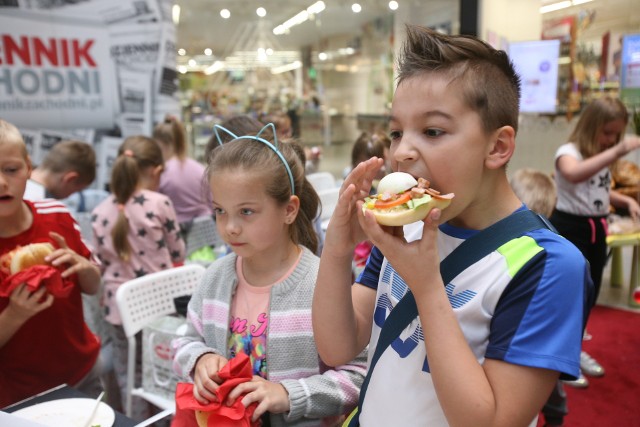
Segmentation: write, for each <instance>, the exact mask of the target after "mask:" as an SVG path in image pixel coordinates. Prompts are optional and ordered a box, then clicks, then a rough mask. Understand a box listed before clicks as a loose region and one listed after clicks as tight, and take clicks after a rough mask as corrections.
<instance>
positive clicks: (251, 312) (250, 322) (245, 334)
mask: <svg viewBox="0 0 640 427" xmlns="http://www.w3.org/2000/svg"><path fill="white" fill-rule="evenodd" d="M301 255H302V252H301V253H300V256H301ZM300 256H299V257H298V259H297V260H296V262H295V263H294V265H293V266H292V267H291V268H290V269H289V271H287V272H286V273H285V274H284V275H283V276H282V277H281V278H280V279H279V280H277V281H276V282H275V283H273V284H271V285H267V286H253V285H251V284H250V283H249V282H247V280H246V279H245V277H244V274H243V273H242V257H238V259H237V261H236V275H237V276H238V287H237V289H236V293H235V295H234V297H233V301H232V302H231V323H230V325H229V329H230V332H231V333H230V335H229V354H230V357H235V356H236V355H237V354H239V353H240V352H244V353H245V354H246V355H247V356H249V358H250V359H251V364H252V367H253V374H254V375H259V376H260V377H262V378H266V377H267V330H268V329H269V301H270V295H271V288H272V287H273V286H274V285H275V284H277V283H279V282H282V281H283V280H284V279H286V278H287V277H289V275H290V274H291V273H292V272H293V271H294V270H295V268H296V266H297V265H298V262H300Z"/></svg>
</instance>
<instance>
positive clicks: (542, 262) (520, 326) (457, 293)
mask: <svg viewBox="0 0 640 427" xmlns="http://www.w3.org/2000/svg"><path fill="white" fill-rule="evenodd" d="M474 233H477V231H473V230H466V229H460V228H456V227H453V226H451V225H448V224H444V225H442V226H441V227H440V231H439V233H438V248H439V251H440V257H441V259H442V258H444V257H445V256H447V255H448V254H449V253H451V252H452V251H453V250H454V249H455V248H456V247H457V246H458V245H459V244H461V243H462V242H463V241H464V240H465V239H467V238H469V237H471V236H472V235H473V234H474ZM421 236H422V222H419V223H415V224H412V225H410V226H407V227H405V237H406V239H407V241H413V240H417V239H419V238H420V237H421ZM416 268H422V266H421V264H420V261H419V260H416ZM357 282H358V283H361V284H363V285H365V286H368V287H371V288H373V289H377V297H376V307H375V312H374V321H373V328H372V333H371V341H370V347H369V348H370V351H369V357H371V356H372V355H373V353H374V349H375V346H376V345H377V342H378V337H379V335H380V328H381V327H382V325H383V324H384V322H385V320H386V319H387V317H388V316H389V312H390V311H391V309H392V308H393V307H394V306H395V305H396V304H397V303H398V301H399V300H400V299H401V298H402V296H404V294H405V293H406V292H407V290H408V288H407V286H406V284H405V282H404V281H403V280H402V278H401V277H400V276H399V275H398V274H397V273H396V272H395V270H394V269H393V267H392V266H391V265H390V264H389V263H388V262H387V260H386V258H384V257H383V255H382V254H381V253H380V251H379V250H378V249H377V248H374V249H373V251H372V253H371V256H370V258H369V261H368V263H367V266H366V268H365V270H364V271H363V273H362V274H361V275H360V276H359V277H358V280H357ZM445 288H446V292H447V295H448V296H449V301H450V303H451V306H452V307H453V310H454V313H455V315H456V317H457V319H458V322H459V325H460V328H461V330H462V332H463V334H464V336H465V338H466V340H467V342H468V343H469V346H470V348H471V350H472V351H473V353H474V354H475V356H476V358H477V360H478V362H479V363H483V362H484V360H485V358H490V359H498V360H502V361H505V362H507V363H512V364H516V365H524V366H529V367H536V368H544V369H551V370H555V371H559V372H560V373H561V374H562V375H563V377H566V378H571V377H577V376H578V375H579V359H580V348H581V342H582V331H583V326H584V324H585V323H586V317H587V315H588V312H589V309H590V301H591V297H592V293H593V287H592V285H591V279H590V275H589V271H588V266H587V263H586V262H585V260H584V257H583V256H582V254H581V253H580V252H579V251H578V249H577V248H576V247H575V246H573V244H571V243H570V242H569V241H568V240H566V239H564V238H563V237H561V236H559V235H557V234H556V233H554V232H552V231H550V230H547V229H541V230H536V231H533V232H529V233H526V234H525V235H523V236H521V237H519V238H517V239H513V240H511V241H509V242H508V243H506V244H504V245H502V246H501V247H500V248H498V249H497V250H496V251H494V252H492V253H491V254H489V255H487V256H486V257H484V258H483V259H481V260H480V261H478V262H477V263H475V264H473V265H472V266H470V267H469V268H467V269H466V270H465V271H463V272H462V273H460V274H459V275H458V276H456V277H455V278H454V279H453V280H452V281H451V282H450V283H446V284H445ZM429 372H430V371H429V360H428V357H427V355H426V350H425V345H424V337H423V335H422V327H421V325H420V321H419V319H416V320H414V321H413V322H412V323H411V325H409V326H408V327H407V328H406V329H405V330H404V331H403V333H402V334H401V335H400V337H398V338H396V340H395V341H394V342H393V343H392V344H391V346H389V348H387V349H386V350H385V352H384V353H383V354H382V356H381V357H380V360H379V361H378V363H377V365H376V367H375V369H374V372H373V374H372V376H371V380H370V383H369V388H368V389H367V393H366V397H365V401H364V404H363V411H362V414H361V416H360V421H361V423H362V424H363V425H430V426H438V425H447V422H446V419H445V417H444V414H443V412H442V409H441V408H440V405H439V404H438V400H437V396H436V393H435V389H434V387H433V383H432V382H431V375H430V373H429ZM460 404H461V405H464V402H460ZM534 421H535V420H534Z"/></svg>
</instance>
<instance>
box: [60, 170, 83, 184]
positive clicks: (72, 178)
mask: <svg viewBox="0 0 640 427" xmlns="http://www.w3.org/2000/svg"><path fill="white" fill-rule="evenodd" d="M79 178H80V174H79V173H78V172H76V171H68V172H64V173H63V174H62V183H63V184H70V183H72V182H76V181H77V180H78V179H79Z"/></svg>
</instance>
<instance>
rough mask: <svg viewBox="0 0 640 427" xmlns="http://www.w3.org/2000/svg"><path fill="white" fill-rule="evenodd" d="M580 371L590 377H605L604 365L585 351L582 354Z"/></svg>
mask: <svg viewBox="0 0 640 427" xmlns="http://www.w3.org/2000/svg"><path fill="white" fill-rule="evenodd" d="M580 370H581V371H582V372H584V373H585V374H586V375H589V376H590V377H601V376H603V375H604V368H603V367H602V365H600V364H599V363H598V362H597V361H596V359H594V358H593V357H591V356H589V354H587V353H586V352H584V351H581V352H580Z"/></svg>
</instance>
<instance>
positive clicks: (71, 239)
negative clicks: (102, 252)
mask: <svg viewBox="0 0 640 427" xmlns="http://www.w3.org/2000/svg"><path fill="white" fill-rule="evenodd" d="M30 173H31V161H30V159H29V156H28V154H27V150H26V146H25V144H24V141H23V140H22V137H21V135H20V132H19V131H18V129H17V128H16V127H15V126H13V125H12V124H10V123H8V122H6V121H3V120H0V256H1V255H3V254H5V253H6V252H9V251H11V250H13V249H14V248H15V247H16V246H25V245H27V244H30V243H36V242H50V243H51V244H53V246H54V247H55V248H56V250H55V251H54V252H53V253H52V254H50V255H49V256H48V257H47V258H46V261H47V262H48V263H50V264H51V265H52V266H54V267H62V270H61V271H62V273H61V276H62V278H63V279H64V280H71V281H73V282H74V286H73V288H72V289H71V293H70V294H69V295H68V296H67V297H60V298H57V297H54V296H53V295H51V294H50V293H49V292H48V291H47V289H46V288H45V287H40V288H38V289H37V290H36V291H33V292H32V291H30V290H29V289H28V288H27V287H26V285H25V284H21V285H19V286H18V287H17V288H15V289H14V290H13V291H12V292H11V293H10V295H9V296H8V297H2V298H0V366H2V370H0V407H4V406H7V405H10V404H12V403H15V402H18V401H20V400H22V399H25V398H27V397H30V396H32V395H34V394H37V393H39V392H42V391H45V390H48V389H50V388H52V387H55V386H57V385H60V384H63V383H66V384H69V385H71V386H75V387H76V388H78V389H80V390H81V391H83V392H85V393H87V394H89V395H90V396H91V395H95V396H97V394H98V393H99V391H100V389H101V386H100V381H99V378H98V374H97V368H96V366H95V365H96V361H97V359H98V354H99V352H100V342H99V340H98V338H97V337H96V336H95V335H94V334H93V333H91V331H90V330H89V328H88V327H87V325H86V324H85V322H84V316H83V312H82V299H81V293H82V292H85V293H87V294H95V293H96V292H97V291H98V289H99V286H100V271H99V269H98V267H97V265H95V264H94V263H92V262H91V261H90V260H89V257H90V255H91V253H90V251H89V249H87V247H86V246H85V245H84V244H83V243H82V239H81V237H80V232H79V227H78V226H77V224H76V223H75V221H74V220H73V219H72V217H71V215H70V214H69V213H68V211H67V209H66V208H65V206H64V205H63V204H61V203H60V202H57V201H55V200H42V201H39V202H35V203H32V202H29V201H25V200H23V199H22V197H23V195H24V190H25V187H26V183H27V180H28V178H29V174H30ZM6 277H7V273H0V284H2V283H3V281H4V279H5V278H6Z"/></svg>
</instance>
